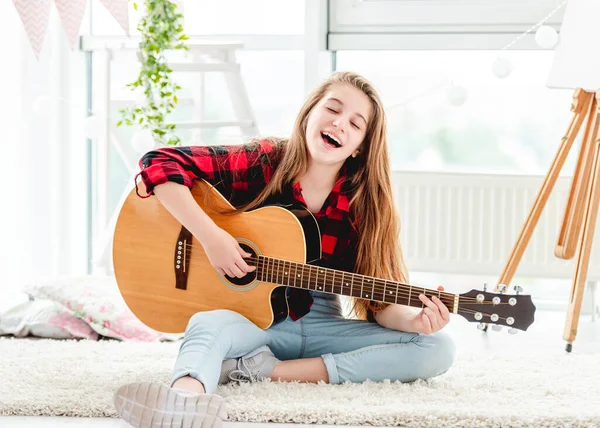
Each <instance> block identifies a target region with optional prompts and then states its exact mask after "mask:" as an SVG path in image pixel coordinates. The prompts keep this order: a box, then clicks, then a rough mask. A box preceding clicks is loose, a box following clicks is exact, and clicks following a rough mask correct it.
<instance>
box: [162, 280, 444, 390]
mask: <svg viewBox="0 0 600 428" xmlns="http://www.w3.org/2000/svg"><path fill="white" fill-rule="evenodd" d="M311 294H313V297H314V299H315V302H314V304H313V306H312V307H311V310H310V312H309V313H308V314H307V315H305V316H304V317H303V318H301V319H299V320H297V321H293V320H292V319H291V318H290V317H289V316H288V318H287V319H286V320H284V321H282V322H280V323H279V324H276V325H274V326H271V327H269V328H268V329H266V330H262V329H260V328H258V327H257V326H256V325H254V324H253V323H252V322H250V321H249V320H248V319H247V318H245V317H244V316H242V315H240V314H238V313H237V312H234V311H229V310H215V311H208V312H199V313H197V314H195V315H194V316H193V317H192V318H191V319H190V321H189V323H188V326H187V328H186V332H185V336H184V339H183V343H182V344H181V347H180V350H179V355H178V357H177V361H176V363H175V368H174V373H173V379H172V383H171V385H172V384H173V383H174V382H175V381H176V380H177V379H179V378H180V377H183V376H191V377H193V378H194V379H197V380H199V381H200V382H202V383H203V384H204V388H205V390H206V392H207V393H209V394H210V393H214V392H215V391H216V389H217V383H218V379H219V375H220V372H221V364H222V362H223V360H225V359H229V358H239V357H241V356H243V355H245V354H248V353H250V352H252V351H254V350H255V349H257V348H259V347H261V346H263V345H268V346H269V347H270V348H271V351H272V352H273V354H275V356H276V357H277V358H278V359H280V360H293V359H299V358H311V357H321V358H323V361H324V363H325V366H326V368H327V373H328V375H329V382H330V383H332V384H338V383H343V382H346V381H350V382H363V381H365V380H367V379H370V380H372V381H375V382H379V381H383V380H384V379H390V380H392V381H394V380H399V381H401V382H411V381H414V380H416V379H427V378H431V377H434V376H438V375H440V374H442V373H444V372H446V371H447V370H448V369H449V368H450V366H451V365H452V362H453V360H454V351H455V347H454V342H453V341H452V339H451V338H450V336H449V335H447V334H446V333H444V332H441V331H440V332H437V333H435V334H431V335H420V334H417V333H404V332H401V331H397V330H391V329H387V328H384V327H381V326H380V325H378V324H376V323H370V322H367V321H360V320H352V319H346V318H344V317H343V315H342V308H341V305H340V301H339V297H338V296H337V295H332V294H325V293H318V292H311Z"/></svg>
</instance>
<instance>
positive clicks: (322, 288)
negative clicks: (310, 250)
mask: <svg viewBox="0 0 600 428" xmlns="http://www.w3.org/2000/svg"><path fill="white" fill-rule="evenodd" d="M319 270H320V271H321V273H324V275H323V276H324V278H325V279H326V278H327V271H324V270H323V269H319ZM325 279H323V285H319V289H320V290H321V291H325Z"/></svg>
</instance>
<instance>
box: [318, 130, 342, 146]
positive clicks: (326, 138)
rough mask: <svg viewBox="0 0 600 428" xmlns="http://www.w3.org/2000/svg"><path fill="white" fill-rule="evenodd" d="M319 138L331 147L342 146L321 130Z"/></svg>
mask: <svg viewBox="0 0 600 428" xmlns="http://www.w3.org/2000/svg"><path fill="white" fill-rule="evenodd" d="M321 138H322V139H323V142H324V143H325V144H327V145H328V146H331V147H334V148H338V147H342V145H341V144H340V143H338V142H337V141H335V140H334V139H333V138H331V137H330V136H329V135H327V134H324V133H323V132H321Z"/></svg>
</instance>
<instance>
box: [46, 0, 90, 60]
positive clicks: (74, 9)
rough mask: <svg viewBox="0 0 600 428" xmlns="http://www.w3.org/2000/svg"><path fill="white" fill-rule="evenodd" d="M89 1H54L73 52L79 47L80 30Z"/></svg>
mask: <svg viewBox="0 0 600 428" xmlns="http://www.w3.org/2000/svg"><path fill="white" fill-rule="evenodd" d="M86 1H87V0H54V3H55V4H56V9H57V10H58V14H59V15H60V20H61V21H62V25H63V28H64V29H65V31H66V33H67V39H68V40H69V44H70V45H71V50H73V49H74V48H75V46H76V45H77V38H78V37H79V28H80V27H81V21H82V20H83V15H84V13H85V5H86Z"/></svg>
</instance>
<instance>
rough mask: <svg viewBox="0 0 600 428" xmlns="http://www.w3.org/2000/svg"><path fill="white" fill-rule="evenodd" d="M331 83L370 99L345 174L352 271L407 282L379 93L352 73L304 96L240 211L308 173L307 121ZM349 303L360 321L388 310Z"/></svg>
mask: <svg viewBox="0 0 600 428" xmlns="http://www.w3.org/2000/svg"><path fill="white" fill-rule="evenodd" d="M334 84H347V85H350V86H352V87H354V88H356V89H358V90H360V91H362V92H363V93H364V94H365V95H367V96H368V97H369V99H370V101H371V105H372V108H373V114H372V118H371V120H370V123H369V126H368V129H367V132H366V135H365V139H364V141H363V143H362V145H361V147H360V154H359V155H358V156H357V157H356V159H355V160H354V162H353V165H355V167H353V168H352V170H351V171H348V172H349V176H348V179H349V180H350V182H351V185H350V187H351V188H352V189H353V195H352V197H351V200H350V212H351V213H352V214H353V217H354V218H355V219H357V220H358V227H359V230H357V232H358V243H357V246H356V255H355V257H356V259H355V260H356V262H355V268H354V272H355V273H360V274H363V275H368V276H373V277H376V278H382V279H387V280H396V281H401V282H407V270H406V266H405V263H404V257H403V255H402V250H401V247H400V237H399V235H400V221H399V216H398V214H397V211H396V206H395V203H394V198H393V194H392V185H391V174H390V163H389V157H388V147H387V138H386V117H385V112H384V109H383V106H382V103H381V100H380V98H379V95H378V94H377V91H376V90H375V89H374V88H373V86H372V85H371V84H370V83H369V82H368V81H367V80H366V79H365V78H363V77H362V76H359V75H357V74H356V73H352V72H336V73H333V74H332V75H331V76H330V77H329V78H328V79H327V80H325V81H324V82H323V83H321V84H320V85H319V86H318V87H317V88H316V89H315V90H314V91H313V92H312V93H311V94H309V95H308V97H307V99H306V101H305V103H304V105H303V106H302V108H301V110H300V113H299V114H298V117H297V119H296V122H295V124H294V129H293V131H292V134H291V136H290V138H289V139H287V140H286V139H271V141H272V142H274V143H275V144H276V147H277V148H279V149H282V148H283V146H285V150H282V151H281V152H282V156H281V160H280V162H279V165H278V166H277V168H276V169H275V172H274V173H273V177H272V178H271V180H270V181H269V183H268V184H267V185H266V187H265V188H264V189H263V190H262V191H261V192H260V193H259V194H258V196H257V197H256V198H255V199H254V200H253V201H251V202H250V203H248V204H247V205H245V206H244V207H243V208H241V210H242V211H246V210H251V209H254V208H257V207H259V206H260V205H262V204H263V203H264V202H265V201H266V200H267V198H268V197H270V196H271V195H275V194H277V193H281V192H282V191H283V188H284V185H285V184H287V183H293V182H294V181H296V180H297V179H298V178H299V177H301V176H302V174H304V173H305V172H306V170H307V168H308V161H309V152H308V149H307V145H306V124H307V122H308V116H309V114H310V112H311V111H312V109H313V108H314V107H315V105H316V104H317V103H318V102H319V101H320V100H321V99H322V98H323V96H324V95H325V94H326V92H327V91H328V89H329V88H330V86H331V85H334ZM238 212H239V211H238ZM352 300H353V305H352V311H353V312H354V314H355V315H356V317H357V318H359V319H366V318H367V310H368V309H371V310H372V311H374V312H376V311H379V310H381V309H383V308H384V307H386V306H388V305H389V304H384V303H381V302H373V303H371V302H370V301H369V300H365V299H360V298H356V297H353V298H352Z"/></svg>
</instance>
